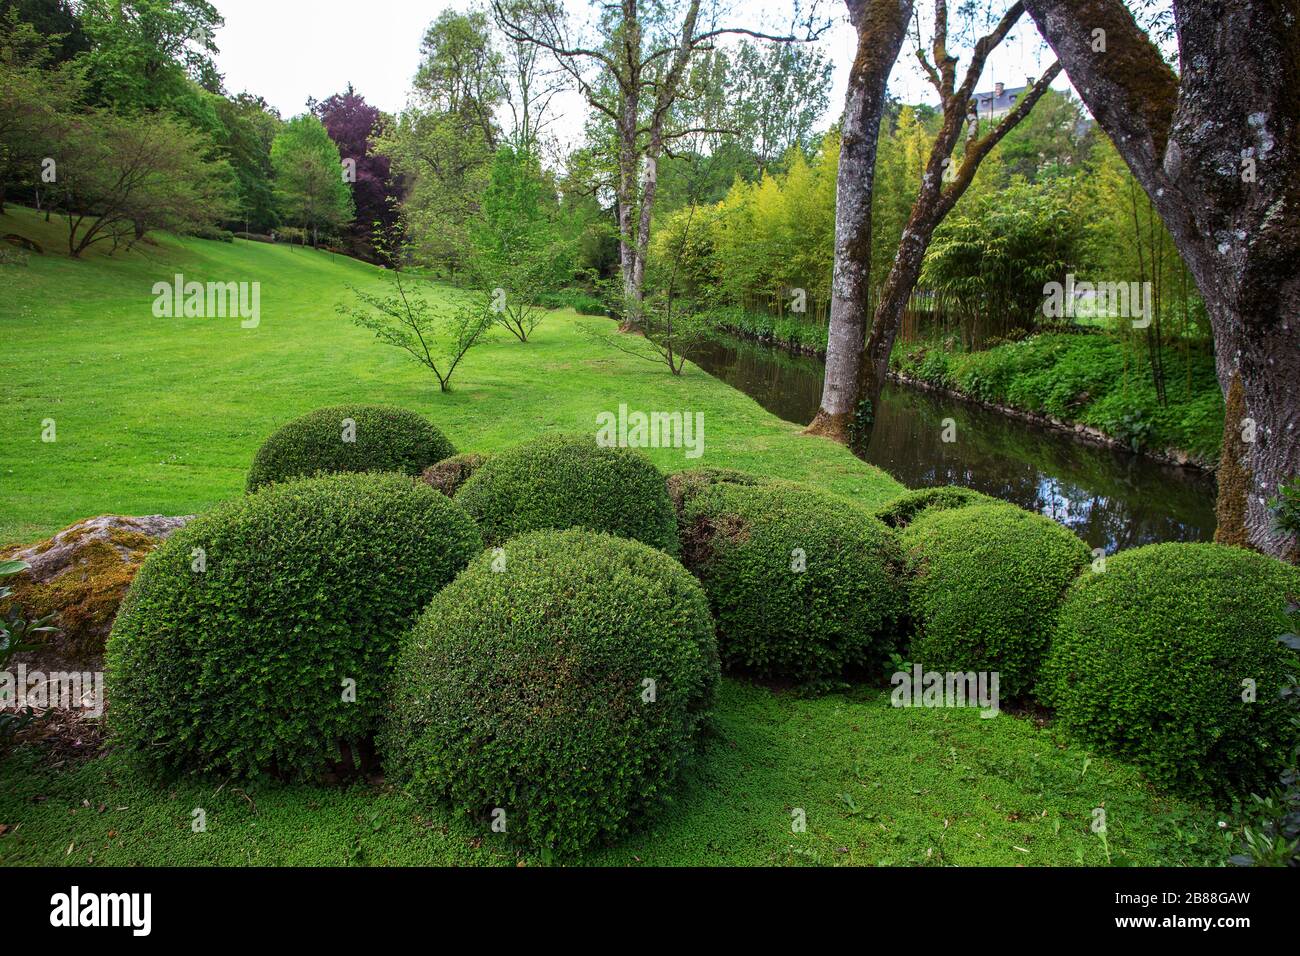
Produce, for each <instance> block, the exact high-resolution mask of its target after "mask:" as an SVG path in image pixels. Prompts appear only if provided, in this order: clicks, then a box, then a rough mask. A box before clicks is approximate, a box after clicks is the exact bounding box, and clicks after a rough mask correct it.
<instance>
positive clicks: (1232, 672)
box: [1042, 544, 1300, 795]
mask: <svg viewBox="0 0 1300 956" xmlns="http://www.w3.org/2000/svg"><path fill="white" fill-rule="evenodd" d="M1297 594H1300V568H1295V567H1292V566H1290V565H1287V564H1283V563H1282V562H1280V561H1276V560H1274V559H1272V558H1267V557H1264V556H1263V555H1260V554H1256V553H1254V552H1252V551H1246V550H1244V549H1241V548H1232V547H1228V546H1226V545H1220V544H1156V545H1150V546H1148V547H1144V548H1137V549H1135V550H1133V551H1124V552H1121V553H1120V554H1117V555H1115V556H1114V557H1112V558H1109V559H1108V560H1107V562H1106V570H1105V571H1104V572H1103V573H1097V574H1086V575H1084V576H1083V577H1082V578H1081V579H1080V580H1079V582H1078V583H1077V584H1076V585H1075V586H1074V587H1073V588H1072V589H1071V590H1070V593H1069V595H1068V596H1067V598H1066V601H1065V603H1064V605H1063V607H1062V609H1061V614H1060V620H1059V622H1058V624H1057V628H1056V634H1055V636H1054V638H1053V641H1052V650H1051V653H1050V654H1049V655H1048V659H1047V662H1046V664H1045V666H1044V668H1043V687H1042V690H1043V692H1044V693H1043V696H1044V700H1045V701H1047V702H1049V703H1051V704H1052V705H1054V706H1055V707H1056V714H1057V718H1058V720H1059V721H1060V723H1061V725H1062V726H1063V727H1064V728H1065V729H1066V730H1067V731H1069V732H1070V733H1072V734H1074V735H1075V736H1077V737H1079V738H1080V739H1081V740H1084V741H1086V742H1087V743H1090V744H1092V745H1094V746H1097V747H1100V748H1102V749H1104V750H1106V751H1107V752H1109V753H1113V754H1117V755H1119V756H1121V757H1124V758H1125V759H1128V760H1130V761H1132V762H1133V763H1135V764H1137V765H1138V766H1140V767H1142V768H1143V769H1144V770H1145V771H1146V772H1147V775H1148V776H1150V777H1151V779H1152V780H1154V781H1155V782H1157V783H1159V784H1161V785H1164V786H1168V787H1172V788H1174V789H1179V790H1183V791H1186V792H1190V793H1193V794H1204V793H1210V794H1216V795H1218V794H1227V793H1238V794H1241V793H1245V792H1248V791H1249V790H1250V789H1251V788H1253V787H1257V786H1260V785H1263V784H1265V783H1267V782H1269V781H1271V780H1273V779H1275V776H1276V773H1277V770H1278V769H1279V766H1280V764H1281V763H1282V762H1283V761H1284V760H1285V758H1286V756H1287V753H1288V750H1289V747H1290V746H1292V745H1293V744H1294V742H1295V729H1294V727H1292V726H1290V725H1289V724H1288V720H1287V708H1286V706H1285V703H1284V701H1282V700H1281V699H1280V698H1279V696H1278V695H1279V692H1280V691H1281V689H1282V688H1283V687H1284V686H1287V685H1289V684H1291V683H1293V681H1290V680H1288V677H1287V675H1288V673H1290V674H1295V673H1297V672H1298V671H1300V658H1298V657H1297V655H1296V654H1295V652H1294V651H1291V650H1290V649H1289V648H1287V647H1286V646H1285V645H1283V644H1282V643H1281V642H1280V641H1278V640H1277V637H1278V635H1280V634H1282V633H1284V632H1285V631H1286V621H1285V620H1284V617H1283V613H1282V612H1283V609H1284V607H1285V606H1286V601H1287V597H1288V595H1297ZM1248 680H1249V681H1253V682H1254V695H1255V700H1254V701H1253V702H1248V701H1245V700H1243V699H1242V698H1243V694H1244V693H1245V692H1246V690H1247V686H1248V685H1245V684H1243V682H1244V681H1248Z"/></svg>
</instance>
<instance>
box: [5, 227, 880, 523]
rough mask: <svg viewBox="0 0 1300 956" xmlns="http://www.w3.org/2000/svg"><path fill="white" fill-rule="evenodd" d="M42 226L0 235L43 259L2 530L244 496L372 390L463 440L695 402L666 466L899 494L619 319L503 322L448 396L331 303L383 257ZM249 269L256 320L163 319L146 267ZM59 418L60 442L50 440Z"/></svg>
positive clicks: (9, 405)
mask: <svg viewBox="0 0 1300 956" xmlns="http://www.w3.org/2000/svg"><path fill="white" fill-rule="evenodd" d="M57 224H58V223H57V220H56V221H55V222H54V223H52V224H50V225H48V226H47V225H46V224H45V223H44V222H43V221H41V220H39V219H38V218H37V217H36V216H35V215H34V214H32V213H31V212H29V211H27V210H23V209H19V208H17V207H12V206H11V207H10V214H9V216H8V217H5V218H3V219H0V226H3V227H4V229H5V231H17V232H21V233H22V234H24V235H27V236H32V237H35V238H37V239H39V240H40V241H42V242H44V243H45V245H46V248H47V250H50V254H47V255H45V256H37V255H33V256H32V257H31V261H30V264H29V265H28V266H26V267H20V266H3V267H0V323H2V327H3V329H4V338H5V348H4V349H3V352H0V376H3V378H2V379H0V380H2V381H3V383H4V390H3V398H2V399H0V402H3V416H4V418H3V420H4V422H5V428H4V430H3V434H2V435H0V479H3V480H2V481H0V544H3V543H11V542H16V541H27V540H31V539H34V538H39V537H43V536H45V535H47V534H49V533H51V532H53V531H57V530H58V529H59V528H61V527H64V526H66V525H68V524H70V523H71V522H73V521H76V520H79V519H81V518H85V517H88V516H90V515H96V514H104V513H106V512H116V513H118V514H159V513H162V514H189V513H193V512H197V511H202V510H204V509H206V508H209V507H211V506H212V505H213V504H214V503H215V502H217V501H220V500H221V499H223V498H227V497H230V496H231V495H237V494H242V493H243V490H244V479H245V477H246V476H247V474H248V466H249V464H250V463H251V462H252V458H253V453H254V452H255V451H256V450H257V446H258V445H259V444H260V443H261V441H262V440H263V439H264V438H265V437H266V436H267V435H269V434H270V433H271V432H272V431H274V430H275V428H276V427H278V426H279V425H280V424H282V423H283V422H285V421H287V420H289V419H290V418H293V417H295V416H297V415H300V414H302V413H303V412H306V411H309V410H311V409H313V408H318V407H320V406H322V405H330V404H336V403H340V402H355V401H364V402H381V403H387V404H394V405H403V406H405V407H407V408H411V409H415V410H418V411H420V412H421V413H423V414H425V415H427V416H428V417H429V418H431V419H432V420H433V421H434V422H435V423H436V424H437V425H438V426H439V427H440V428H442V429H443V431H444V432H446V433H447V435H448V436H449V437H450V438H451V439H452V441H454V442H455V443H456V445H457V447H458V448H459V449H460V450H461V451H493V450H496V449H500V448H503V447H505V446H508V445H510V444H513V443H515V442H518V441H521V440H523V439H525V438H528V437H530V436H532V435H535V434H537V433H538V432H540V431H544V430H548V429H555V430H565V431H590V432H592V433H593V434H594V432H595V429H596V415H597V414H598V413H599V412H602V411H610V412H617V410H618V406H619V404H620V403H627V404H628V406H629V408H630V409H632V410H638V409H639V410H642V411H647V412H649V411H692V412H696V411H698V412H703V413H704V454H703V456H702V457H701V458H698V459H693V460H688V459H686V458H685V457H684V452H683V451H682V450H680V449H678V450H673V449H651V450H649V454H650V455H651V456H652V457H653V458H654V459H655V461H656V462H657V463H658V464H659V465H660V467H662V468H664V469H665V470H669V471H675V470H678V469H681V468H687V467H694V466H700V465H716V466H723V465H725V466H731V467H737V468H746V469H750V470H754V471H759V472H766V473H772V474H780V475H782V476H785V477H789V478H793V479H797V480H801V481H810V482H813V483H816V484H819V485H822V486H824V487H827V488H830V489H833V490H835V491H838V492H843V493H845V494H849V495H854V496H857V497H860V498H862V499H863V500H866V501H873V502H874V501H881V500H884V499H886V498H888V497H890V496H892V495H894V494H896V493H897V492H898V491H899V490H901V488H900V486H899V485H898V484H897V483H896V482H894V481H893V480H892V479H891V478H889V477H888V476H887V475H885V474H884V473H883V472H881V471H879V470H878V469H875V468H872V467H870V466H868V465H865V464H863V463H861V462H859V461H858V460H857V459H855V458H854V457H853V456H852V455H850V454H849V453H848V452H846V451H845V450H844V449H842V448H840V447H838V446H836V445H834V444H832V443H830V442H827V441H825V440H823V439H810V438H805V437H801V436H800V435H799V428H798V427H797V426H795V425H791V424H789V423H787V422H782V421H780V420H779V419H777V418H774V417H773V416H771V415H769V414H768V413H767V412H765V411H763V409H762V408H760V407H759V406H758V404H757V403H755V402H754V401H752V400H751V399H750V398H748V397H747V396H745V395H743V394H741V393H740V392H737V391H735V390H734V389H731V388H729V387H727V386H725V385H723V384H722V383H720V382H718V381H716V380H714V379H713V378H711V377H709V376H708V375H707V374H706V373H704V372H703V371H701V370H700V369H698V368H695V367H694V366H689V367H688V368H687V370H686V373H685V374H684V375H683V376H682V377H681V378H680V379H675V378H673V377H672V376H671V375H669V374H668V371H667V369H666V368H665V367H664V366H660V365H653V364H651V363H649V362H643V361H638V360H637V359H635V358H632V357H631V356H628V355H626V354H624V353H623V352H620V351H619V350H617V349H615V348H612V347H610V346H609V345H608V344H606V343H605V342H603V341H601V340H599V339H598V338H596V337H595V336H594V335H592V334H590V333H588V332H586V331H584V329H591V330H593V331H595V332H598V333H600V334H605V335H609V334H613V325H612V323H610V322H609V321H608V320H605V319H600V318H592V317H579V316H577V315H575V314H574V313H572V312H557V313H555V314H553V315H551V316H550V317H549V318H548V319H547V320H546V322H545V323H544V324H543V325H542V326H541V328H539V329H538V330H537V333H536V337H535V340H534V341H531V342H529V343H528V344H527V345H521V344H519V343H518V342H516V341H515V340H514V339H513V338H511V337H510V336H509V335H508V334H507V333H506V332H505V331H504V330H497V331H495V332H494V333H493V334H492V338H491V341H490V342H489V343H488V344H487V345H485V346H482V347H480V348H477V349H475V350H474V351H472V352H471V353H470V354H469V356H468V357H467V358H466V360H465V362H464V363H463V364H462V366H461V367H460V368H459V369H457V372H456V377H455V379H454V380H453V383H452V384H453V388H454V391H452V392H451V393H448V394H442V393H440V392H439V391H438V388H437V383H436V382H435V381H434V379H433V376H432V375H431V374H430V373H428V372H427V371H425V370H423V369H422V368H420V367H419V366H417V365H416V364H415V363H414V362H413V361H411V360H410V359H409V358H408V357H407V356H406V355H405V353H402V352H399V351H398V350H396V349H392V348H388V347H386V346H382V345H379V344H377V343H375V342H374V341H373V339H372V338H371V335H370V333H368V332H366V331H365V330H363V329H359V328H357V327H355V326H354V325H352V323H351V322H350V321H349V320H348V319H346V318H344V317H342V316H340V315H338V314H337V313H336V312H335V311H334V305H335V303H336V302H338V301H340V300H345V299H347V298H348V297H349V296H348V293H347V289H346V285H347V284H348V283H352V284H363V283H375V284H378V283H379V280H377V279H376V278H375V272H376V270H374V269H373V268H371V267H369V266H366V265H363V264H361V263H358V262H356V261H354V260H350V259H346V258H343V257H334V256H331V255H329V254H328V253H320V252H315V251H312V250H310V249H299V248H291V247H287V246H269V245H266V244H262V243H251V242H244V241H242V240H236V241H235V242H234V243H233V244H226V243H220V242H208V241H203V240H186V241H179V242H178V241H175V240H171V239H163V240H162V241H161V243H160V245H159V246H157V247H153V246H146V247H138V250H139V251H135V252H132V253H130V254H129V255H126V256H122V255H119V256H117V257H114V258H112V259H108V258H105V257H103V256H92V257H91V258H88V259H86V260H85V261H74V260H70V259H68V258H67V257H66V256H63V255H59V254H55V252H54V250H57V249H58V248H59V247H58V246H57V242H58V233H57V231H56V229H55V227H56V226H57ZM177 272H182V273H183V274H184V276H185V278H186V280H187V281H189V280H195V281H199V282H206V281H209V280H215V281H222V282H226V281H258V282H260V283H261V324H260V325H259V326H258V327H257V328H255V329H243V328H240V323H239V320H238V319H234V318H230V319H196V318H191V319H185V318H180V319H160V318H155V317H154V315H153V312H152V303H153V294H152V288H153V284H154V283H155V282H159V281H165V282H171V281H172V276H173V275H174V274H175V273H177ZM50 418H52V419H54V421H55V428H56V436H57V440H56V441H54V442H52V443H46V442H42V441H41V432H42V422H43V421H44V420H46V419H50Z"/></svg>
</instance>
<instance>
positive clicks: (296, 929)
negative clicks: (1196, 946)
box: [0, 868, 1296, 945]
mask: <svg viewBox="0 0 1300 956" xmlns="http://www.w3.org/2000/svg"><path fill="white" fill-rule="evenodd" d="M1294 875H1295V874H1294V873H1293V872H1289V871H1286V870H1251V869H1199V870H1192V869H1147V870H1143V869H1108V870H1085V869H1029V868H1025V869H859V870H850V869H770V870H727V871H725V872H724V871H720V870H709V869H699V870H655V869H628V870H593V869H562V868H546V869H538V868H533V869H524V868H518V869H500V870H433V869H430V870H420V869H413V870H380V869H374V870H364V869H342V870H323V869H242V870H237V869H228V870H215V869H210V870H196V869H184V870H182V869H158V870H104V869H44V870H18V869H10V870H7V871H5V872H3V873H0V899H3V900H4V906H3V910H4V917H5V919H4V922H5V929H6V934H7V936H8V938H9V939H11V940H15V941H18V940H27V939H29V937H30V936H31V935H44V934H46V933H50V934H53V935H54V936H56V937H57V936H70V935H75V936H76V937H77V939H78V940H79V941H80V942H94V941H97V938H103V939H108V938H109V937H115V938H117V939H119V940H121V941H126V942H128V943H130V942H135V941H140V942H143V941H145V940H163V941H166V942H168V943H175V942H196V943H201V944H204V945H219V944H221V943H223V942H227V941H229V942H243V943H246V942H248V941H249V939H250V938H255V939H258V940H259V941H261V940H268V939H276V938H279V937H281V936H283V938H285V939H291V940H293V941H294V942H296V943H302V942H311V941H316V940H319V941H321V942H327V943H331V944H339V943H346V942H347V941H349V940H350V939H356V940H358V941H365V942H368V943H373V942H374V941H375V936H376V934H384V933H386V932H388V931H389V930H390V929H391V930H392V931H396V932H410V930H411V927H412V926H418V925H421V924H423V925H426V926H428V925H432V924H438V923H442V924H443V926H444V929H445V930H453V931H454V930H455V929H461V930H462V931H463V930H464V929H468V928H472V927H473V925H474V924H476V923H485V924H486V926H485V927H484V928H486V929H489V930H490V932H491V933H492V934H493V936H492V938H493V941H494V942H499V941H501V940H503V939H504V938H508V937H509V936H510V935H512V933H518V934H519V938H520V939H521V941H522V940H532V941H536V940H537V939H538V938H539V937H538V934H539V933H541V934H542V936H543V937H544V936H546V935H549V933H550V932H552V931H554V930H558V929H561V927H567V928H568V929H567V932H570V933H571V932H572V931H573V930H575V929H577V930H579V931H580V932H583V933H584V935H586V933H588V932H593V931H595V930H596V929H597V928H598V927H600V926H602V925H608V924H610V923H611V921H612V922H613V924H623V925H627V926H639V927H641V930H642V931H644V932H648V933H653V934H658V933H659V932H660V931H661V930H662V928H663V926H664V921H665V920H667V921H669V925H670V926H672V927H674V929H675V930H678V929H681V928H683V925H684V924H682V923H680V922H679V920H680V919H693V920H701V919H703V920H705V921H706V922H705V924H704V925H716V926H718V928H719V930H723V924H725V932H726V934H727V935H728V936H729V937H731V938H732V939H733V941H734V939H735V937H742V938H743V937H745V936H748V935H750V934H751V933H752V934H756V935H763V936H766V934H767V933H769V932H771V931H772V930H773V929H774V928H775V926H776V925H778V924H780V923H782V922H785V921H790V924H791V925H790V928H793V927H794V926H798V925H803V926H805V927H806V928H811V927H810V926H809V920H812V921H813V923H817V922H820V921H822V920H828V919H829V920H830V921H831V922H832V923H835V924H841V923H842V920H844V919H849V920H854V921H861V922H860V925H859V930H860V931H862V932H867V933H869V934H870V938H871V940H872V942H873V943H878V942H880V940H881V937H882V936H883V937H885V938H890V937H893V936H894V935H895V933H897V934H898V938H899V939H900V940H902V939H909V940H912V941H915V942H921V941H923V940H924V939H925V937H926V936H927V935H928V934H930V933H935V934H938V936H937V938H936V940H935V942H936V943H939V944H945V943H951V942H954V941H956V940H958V939H967V940H969V939H971V938H972V936H973V935H974V934H978V937H976V938H979V937H983V938H988V937H987V936H986V935H985V934H987V933H988V932H989V931H994V932H997V931H998V930H1002V931H1008V930H1009V931H1011V932H1014V933H1016V934H1017V935H1019V934H1022V933H1025V932H1034V933H1035V934H1037V935H1038V938H1039V939H1042V938H1060V939H1064V940H1069V941H1073V940H1075V939H1079V938H1094V937H1096V936H1099V935H1106V936H1111V935H1114V936H1117V937H1118V936H1124V935H1156V934H1159V935H1165V934H1173V935H1174V936H1176V937H1179V938H1186V936H1187V935H1188V934H1193V933H1196V934H1201V935H1203V936H1205V937H1208V938H1212V939H1215V940H1216V941H1220V940H1222V941H1226V940H1228V939H1230V938H1231V936H1232V934H1236V933H1241V932H1249V931H1251V930H1258V929H1265V930H1268V929H1272V930H1274V931H1277V930H1280V929H1282V928H1284V927H1285V926H1286V925H1287V921H1286V917H1287V916H1288V915H1291V913H1292V912H1293V910H1294V899H1295V894H1296V884H1295V881H1294ZM719 920H721V921H723V922H722V923H721V924H720V923H719ZM629 921H631V922H629ZM690 925H699V924H698V923H694V922H693V923H692V924H690ZM548 926H549V927H551V929H550V930H546V929H545V927H548ZM655 926H659V927H661V930H653V929H652V927H655ZM962 926H967V927H969V928H970V930H972V931H973V932H972V933H971V934H967V933H963V932H960V928H961V927H962ZM823 928H827V929H829V928H830V926H829V925H825V926H824V927H823ZM841 928H842V926H841ZM954 933H959V935H952V934H954ZM442 938H443V939H446V940H447V941H450V939H449V938H448V937H442ZM598 938H599V937H598ZM604 938H606V939H608V938H609V937H604Z"/></svg>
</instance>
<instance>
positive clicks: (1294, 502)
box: [1268, 477, 1300, 536]
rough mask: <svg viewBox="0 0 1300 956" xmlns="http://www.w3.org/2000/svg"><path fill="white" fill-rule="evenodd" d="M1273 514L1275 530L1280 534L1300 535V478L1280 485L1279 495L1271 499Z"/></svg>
mask: <svg viewBox="0 0 1300 956" xmlns="http://www.w3.org/2000/svg"><path fill="white" fill-rule="evenodd" d="M1268 508H1269V510H1270V511H1271V512H1273V529H1274V530H1275V531H1277V532H1278V533H1279V534H1289V535H1292V536H1297V535H1300V477H1296V478H1292V479H1291V480H1290V481H1284V482H1282V483H1281V484H1280V485H1278V490H1277V494H1276V495H1274V496H1273V497H1272V498H1270V499H1269V502H1268Z"/></svg>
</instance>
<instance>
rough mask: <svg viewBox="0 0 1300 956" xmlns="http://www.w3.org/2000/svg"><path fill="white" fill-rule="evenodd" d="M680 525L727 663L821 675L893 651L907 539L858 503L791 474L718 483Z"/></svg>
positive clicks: (876, 660)
mask: <svg viewBox="0 0 1300 956" xmlns="http://www.w3.org/2000/svg"><path fill="white" fill-rule="evenodd" d="M681 527H682V559H683V561H685V562H686V566H687V567H689V568H690V569H691V570H692V571H694V572H695V574H696V575H697V576H698V577H699V579H700V581H701V582H702V583H703V585H704V590H705V592H706V593H707V594H708V596H709V603H710V605H711V606H712V608H713V613H714V616H715V618H716V620H717V623H718V643H719V647H720V648H721V651H722V658H723V663H724V664H725V665H727V666H729V667H734V668H741V669H745V670H749V671H753V672H755V673H757V674H759V675H761V676H764V677H781V678H789V679H793V680H796V681H800V682H803V683H809V684H815V683H820V682H823V681H827V680H831V679H834V678H836V677H839V676H840V675H841V674H842V673H843V672H844V670H845V669H846V668H848V667H853V666H867V667H873V666H876V665H878V664H880V663H881V662H883V661H884V660H885V659H886V658H887V656H888V654H889V651H890V650H892V649H893V647H894V636H895V630H896V625H897V620H898V618H899V616H900V614H901V612H902V607H903V592H902V588H901V586H900V581H899V578H898V563H899V552H898V544H897V542H896V540H895V538H894V534H893V532H891V531H890V530H889V529H888V528H886V527H885V526H884V525H882V524H881V523H880V522H878V521H876V520H875V519H874V518H872V517H871V515H870V514H868V513H867V512H866V511H865V510H862V509H859V508H857V507H855V506H854V505H853V504H852V502H849V501H845V500H842V499H839V498H835V497H832V496H830V495H827V494H824V493H822V492H819V491H815V490H813V489H811V488H806V487H803V486H801V485H796V484H792V483H790V482H780V481H771V482H766V483H763V484H755V485H745V484H739V483H736V482H732V481H725V482H716V483H714V484H711V485H706V486H704V487H702V488H700V489H699V490H698V491H697V492H696V493H695V494H693V495H691V496H688V497H687V498H686V500H685V502H684V506H683V510H682V519H681Z"/></svg>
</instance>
